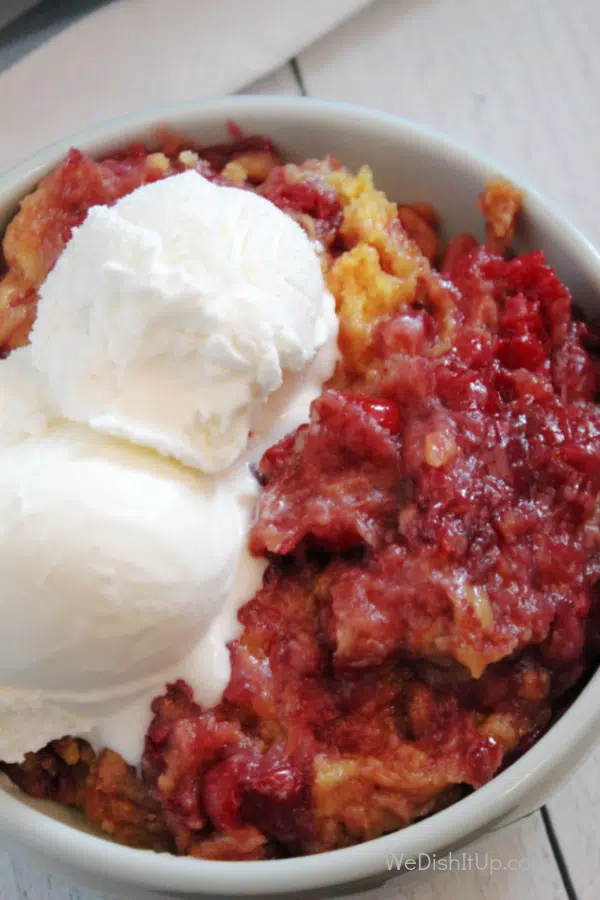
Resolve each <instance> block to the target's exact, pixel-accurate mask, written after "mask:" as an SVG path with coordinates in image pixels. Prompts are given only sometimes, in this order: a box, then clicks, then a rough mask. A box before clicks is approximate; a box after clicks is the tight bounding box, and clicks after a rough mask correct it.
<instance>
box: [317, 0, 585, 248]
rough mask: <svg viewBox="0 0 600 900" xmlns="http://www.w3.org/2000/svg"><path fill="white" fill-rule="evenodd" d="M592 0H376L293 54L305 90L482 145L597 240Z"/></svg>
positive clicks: (476, 146)
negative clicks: (332, 30) (498, 0)
mask: <svg viewBox="0 0 600 900" xmlns="http://www.w3.org/2000/svg"><path fill="white" fill-rule="evenodd" d="M598 34H600V3H598V2H597V0H568V2H565V0H527V2H526V3H524V2H523V0H502V2H501V3H493V2H487V0H379V2H378V3H375V5H374V6H372V7H369V8H368V9H366V10H364V11H363V12H361V13H360V14H358V15H357V16H355V17H354V18H353V19H351V20H350V21H348V22H347V23H345V24H344V25H342V26H341V27H340V28H338V29H337V30H336V31H335V32H333V33H332V34H330V35H328V36H327V37H325V38H322V39H321V40H320V41H318V42H317V43H316V44H314V45H313V46H312V47H311V48H309V49H308V50H306V51H304V53H302V54H301V55H300V57H299V65H300V69H301V72H302V76H303V79H304V82H305V84H306V86H307V89H308V92H309V93H310V94H311V95H313V96H318V97H327V98H328V99H336V100H344V101H349V102H354V103H360V104H364V105H366V106H372V107H378V108H381V109H385V110H388V111H390V112H393V113H396V114H399V115H403V116H406V117H407V118H409V119H415V120H417V121H420V122H422V123H425V124H427V125H429V126H432V127H434V128H437V129H440V130H442V131H444V132H447V133H448V134H449V135H452V136H454V137H455V138H457V139H459V140H461V141H463V142H466V143H468V144H470V145H471V146H472V147H474V148H476V149H479V150H481V151H484V152H485V153H487V154H488V155H491V156H492V157H494V158H495V159H496V160H497V161H498V162H500V163H503V164H504V165H506V166H508V167H509V168H510V169H512V170H513V171H514V173H515V174H516V175H517V176H518V177H521V178H522V179H524V180H525V181H527V182H528V183H530V184H531V185H532V186H534V187H536V188H538V189H539V190H540V191H541V192H542V193H544V194H545V195H546V196H547V197H548V198H549V199H553V200H554V201H555V202H556V203H557V204H558V206H559V207H560V208H562V209H563V210H564V211H565V212H566V213H567V214H568V215H570V216H571V218H572V219H573V221H574V222H575V223H576V224H578V225H579V226H580V227H581V228H582V229H583V230H584V231H585V232H586V233H587V234H588V235H589V236H590V238H591V239H592V240H595V241H596V242H597V243H599V244H600V217H599V216H598V214H597V209H596V206H597V198H598V197H599V196H600V166H599V165H598V148H599V147H600V116H598V115H597V109H596V107H597V88H598V85H600V54H598V52H597V36H598Z"/></svg>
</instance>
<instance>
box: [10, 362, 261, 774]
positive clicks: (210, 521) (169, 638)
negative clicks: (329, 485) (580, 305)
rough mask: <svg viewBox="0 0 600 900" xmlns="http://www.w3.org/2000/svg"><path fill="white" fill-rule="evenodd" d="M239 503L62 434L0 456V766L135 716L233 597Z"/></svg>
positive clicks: (113, 446) (196, 479) (50, 432)
mask: <svg viewBox="0 0 600 900" xmlns="http://www.w3.org/2000/svg"><path fill="white" fill-rule="evenodd" d="M5 367H9V368H10V359H9V360H8V361H6V362H4V363H2V364H1V366H0V371H2V370H4V369H5ZM12 387H14V384H13V385H12ZM25 400H26V402H25V403H24V406H25V407H27V406H28V403H27V398H25ZM24 419H25V417H24ZM253 499H254V496H253V494H252V491H251V490H250V491H249V492H246V493H245V485H244V484H242V483H241V482H237V483H232V482H231V481H230V480H228V479H225V478H210V477H208V476H206V475H203V474H201V473H198V472H195V471H193V470H191V469H187V468H186V467H184V466H183V465H181V464H180V463H178V462H176V461H175V460H171V459H167V458H165V457H161V456H159V455H158V454H156V453H154V452H152V451H149V450H146V449H145V448H140V447H136V446H134V445H133V444H130V443H126V442H123V441H121V440H119V439H115V438H111V437H109V436H105V435H101V434H98V433H95V432H93V431H91V430H90V429H89V428H86V427H85V426H81V425H78V424H74V423H68V422H56V423H51V422H49V423H48V426H47V428H46V430H45V431H43V432H42V433H40V434H38V435H35V436H29V437H24V439H23V440H21V441H20V442H18V443H17V442H13V443H6V444H5V445H4V446H3V447H2V448H0V573H1V576H2V591H1V594H0V597H1V600H0V607H1V609H2V616H1V619H2V628H0V685H1V686H2V687H0V721H1V722H2V728H1V729H0V759H4V760H8V761H11V760H19V759H21V758H22V754H23V752H24V751H25V750H26V749H31V750H33V749H36V748H39V747H41V746H43V745H44V744H45V743H46V742H47V741H48V740H50V739H54V738H57V737H59V736H62V735H63V734H65V733H76V734H78V735H86V734H88V733H89V732H90V730H91V729H93V728H94V727H97V726H98V725H99V723H101V722H102V720H103V719H105V718H106V717H107V716H110V715H111V714H114V713H115V712H116V711H117V710H119V709H121V708H122V707H123V705H127V704H129V703H131V702H132V701H133V700H134V699H135V698H136V697H138V696H141V695H144V697H146V706H147V709H148V710H149V706H148V703H149V700H148V698H147V695H148V692H149V691H150V696H151V695H152V694H154V695H155V694H157V693H160V692H161V691H162V690H163V688H164V684H165V681H167V680H168V679H169V678H170V677H174V676H175V675H177V674H178V671H176V670H177V666H178V664H180V663H181V662H182V661H183V660H185V659H186V657H187V656H188V655H189V654H190V653H191V652H192V651H193V650H194V648H195V647H196V645H197V643H198V641H199V639H200V638H201V637H202V636H203V635H204V634H206V633H207V632H208V631H209V630H210V628H211V626H212V625H213V624H214V622H215V621H216V620H217V619H218V617H219V616H220V615H221V613H222V611H223V609H224V608H225V607H226V606H227V604H228V602H229V598H230V596H231V595H232V594H234V593H235V582H236V573H237V570H238V566H239V560H240V556H241V554H242V552H243V549H244V547H245V540H246V535H247V531H248V527H249V521H250V514H251V505H252V501H253ZM252 562H254V561H252ZM255 562H256V567H253V568H252V576H251V579H250V582H248V581H247V582H246V583H245V584H244V589H245V591H246V596H244V598H243V600H244V601H245V600H247V599H249V597H250V596H251V595H252V593H253V592H254V591H255V590H256V589H257V588H258V586H259V584H260V579H261V576H262V572H263V569H264V564H263V563H261V562H259V561H255ZM236 608H237V607H236ZM234 636H235V633H234V634H232V633H228V634H225V635H224V636H223V638H224V642H226V641H227V640H231V638H232V637H234ZM202 675H203V679H204V680H205V681H206V679H208V681H210V678H211V677H212V678H216V679H217V681H218V682H219V687H220V689H222V687H223V685H222V683H221V682H222V681H223V678H222V676H221V675H220V674H219V673H218V672H214V671H211V670H209V671H208V672H206V671H205V672H203V673H202ZM225 681H226V678H225ZM197 689H198V690H199V693H200V696H202V692H203V690H208V691H209V692H210V691H211V689H212V688H211V685H210V684H199V685H197ZM7 715H9V716H12V718H11V719H10V721H11V723H12V724H11V725H10V727H8V725H7V718H6V716H7Z"/></svg>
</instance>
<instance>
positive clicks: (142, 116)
mask: <svg viewBox="0 0 600 900" xmlns="http://www.w3.org/2000/svg"><path fill="white" fill-rule="evenodd" d="M267 111H268V112H269V113H270V114H271V115H272V114H273V113H277V112H280V113H281V115H282V117H284V118H285V119H286V120H288V121H289V120H294V121H302V120H305V119H307V118H308V119H311V120H314V119H315V118H316V119H322V120H325V119H327V120H328V121H330V122H331V124H332V127H335V124H336V123H341V122H348V121H353V122H355V123H356V122H357V121H358V122H360V123H361V124H362V125H364V126H365V127H369V126H370V127H372V128H374V129H377V130H379V131H380V132H381V131H384V132H387V133H389V134H390V135H392V136H393V137H394V138H395V139H397V140H398V141H399V142H404V143H405V144H407V143H408V144H410V143H411V142H412V143H414V144H415V145H416V144H417V143H419V144H421V145H422V144H426V145H428V146H429V147H431V148H432V149H434V148H435V149H436V150H437V151H439V152H441V153H443V154H444V155H445V156H446V157H447V158H448V160H449V162H450V163H452V161H453V160H454V161H461V162H462V163H463V164H464V163H467V164H468V165H469V166H471V167H472V168H473V169H474V170H475V171H476V173H477V176H478V177H479V176H481V179H482V180H484V179H485V178H486V177H489V175H490V174H492V173H497V174H500V175H504V176H505V177H507V178H509V179H510V180H512V181H514V182H515V183H517V184H519V185H520V186H521V187H522V188H523V190H524V192H525V197H526V203H527V206H528V208H529V209H531V210H532V211H534V212H535V214H536V216H537V217H538V218H541V219H544V220H546V221H549V222H551V223H552V224H553V225H554V226H555V227H560V229H561V233H562V235H563V238H564V244H565V245H568V246H569V248H570V250H571V252H572V253H573V254H574V255H575V256H576V257H577V259H578V261H580V262H581V264H582V266H584V268H585V269H587V270H588V271H590V272H593V273H594V274H595V276H596V280H597V281H598V285H599V289H600V255H599V254H598V252H597V251H596V250H595V249H594V247H593V246H592V244H591V243H590V242H589V241H588V240H587V238H585V237H584V236H583V235H582V234H581V233H580V232H579V231H578V229H577V228H576V227H575V226H574V225H572V224H571V222H570V221H569V220H568V219H566V218H565V217H564V216H563V215H562V214H560V213H559V212H557V211H556V210H555V209H554V208H553V207H552V205H551V204H549V203H547V201H546V200H544V199H543V198H542V197H541V196H540V195H539V194H538V193H537V191H535V190H533V189H531V188H530V187H528V186H527V185H526V184H524V183H523V179H522V178H520V177H515V176H514V175H513V174H511V172H510V171H509V170H507V169H506V168H505V167H503V166H499V165H497V164H496V163H495V162H494V161H493V160H490V159H489V158H488V157H486V156H485V155H484V154H480V153H478V152H475V151H473V150H470V149H469V148H468V147H466V146H464V145H463V144H462V143H460V142H458V141H455V140H453V139H451V138H448V137H446V136H445V135H443V134H441V133H439V132H437V131H436V130H434V129H431V128H428V127H426V126H423V125H420V124H417V123H414V122H411V121H409V120H407V119H404V118H402V117H399V116H394V115H391V114H389V113H385V112H379V111H377V110H371V109H366V108H363V107H360V106H356V105H353V104H346V103H339V102H333V101H324V100H317V99H313V98H306V97H287V96H274V97H270V96H262V95H247V96H230V97H222V98H214V99H211V100H206V101H199V102H198V101H191V102H186V103H183V104H177V105H167V106H161V107H157V108H154V109H148V110H144V111H142V112H139V113H136V114H134V115H128V116H123V117H119V118H118V119H112V120H110V121H108V122H105V123H102V124H99V125H97V126H94V127H92V128H86V129H84V130H82V131H79V132H77V133H75V134H72V135H70V136H69V137H68V138H66V139H61V140H59V141H56V142H54V143H52V144H51V145H49V146H47V147H44V148H43V149H41V150H39V151H37V152H36V153H33V154H32V155H31V156H29V157H28V158H27V159H25V160H24V161H23V162H21V163H19V164H17V165H15V166H13V167H11V168H10V169H8V170H6V171H5V172H3V173H2V174H0V213H1V212H2V210H3V209H4V208H6V206H7V204H9V203H13V202H15V200H17V199H19V198H20V197H21V196H22V194H23V191H25V190H27V189H28V186H29V185H30V184H31V183H32V182H35V180H36V179H37V178H39V177H40V175H41V174H43V172H44V171H45V170H46V169H48V168H49V167H50V166H52V165H55V164H56V163H57V162H58V161H59V160H60V158H61V157H62V156H63V155H64V153H65V152H66V151H67V150H68V148H69V147H70V146H71V145H72V144H73V143H78V144H80V145H81V146H82V147H83V148H84V149H88V148H89V149H91V150H92V151H93V149H94V148H101V147H102V145H104V144H107V143H108V144H110V143H113V142H116V141H118V140H120V141H127V139H128V138H131V137H132V136H134V135H135V134H136V132H140V131H144V130H149V129H151V128H152V126H153V125H155V124H156V123H157V122H162V121H165V120H168V121H169V123H174V124H175V125H176V126H177V127H178V128H181V129H182V130H183V131H185V129H186V121H187V122H189V123H190V124H191V123H193V122H194V121H197V120H201V119H202V117H203V116H209V115H211V114H213V113H218V114H219V115H220V116H222V119H223V122H225V121H226V120H227V119H228V118H235V115H236V113H238V114H243V113H244V112H250V113H252V114H253V115H260V113H261V112H263V113H264V112H267ZM599 685H600V673H596V674H595V675H594V676H593V677H592V678H591V679H590V681H589V682H588V684H587V685H586V686H585V688H584V689H583V691H582V692H581V694H580V695H579V696H578V697H577V699H576V700H575V701H574V702H573V704H572V705H571V706H570V707H569V708H568V709H567V710H566V712H565V713H564V714H563V715H562V717H561V718H560V719H559V720H558V721H557V722H555V724H554V725H553V726H552V728H551V729H550V730H549V731H548V732H547V733H546V734H545V735H544V736H543V737H542V738H541V739H540V740H539V741H538V742H537V743H536V744H535V745H534V746H533V747H532V748H531V749H530V750H528V751H527V752H526V753H525V754H524V755H523V756H522V757H521V758H520V759H518V760H517V761H516V762H514V763H513V764H512V765H511V766H510V767H509V768H507V769H506V770H505V771H503V772H501V773H500V774H499V775H497V776H496V777H495V778H494V779H492V781H490V782H489V783H488V784H486V785H485V786H483V787H481V788H479V789H478V790H477V791H475V792H473V793H472V794H470V795H469V796H467V797H465V798H463V799H462V800H460V801H458V802H457V803H455V804H453V805H452V806H449V807H448V808H446V809H444V810H442V811H440V812H438V813H435V814H434V815H432V816H429V817H427V818H425V819H423V820H421V821H419V822H416V823H414V824H412V825H410V826H408V827H407V828H406V829H403V830H401V831H397V832H394V833H392V834H389V835H385V836H383V837H380V838H377V839H374V840H371V841H367V842H365V843H362V844H358V845H356V846H353V847H349V848H345V849H340V850H333V851H329V852H326V853H322V854H316V855H311V856H304V857H294V858H290V859H285V860H263V861H256V862H220V861H213V860H203V859H192V858H190V857H176V856H172V855H170V854H163V853H154V852H153V851H148V850H139V849H135V848H130V847H126V846H123V845H120V844H116V843H113V842H112V841H110V840H108V839H106V838H104V837H102V836H100V835H98V836H96V835H94V834H90V833H87V832H84V831H80V830H78V829H77V828H75V827H73V826H71V825H68V824H65V823H63V822H60V821H57V820H56V819H53V818H52V817H50V816H48V815H46V814H45V813H43V812H41V811H39V810H37V809H34V808H32V807H30V806H28V805H27V804H26V803H25V802H23V801H21V800H19V799H18V795H16V794H13V793H12V792H9V791H6V790H0V832H2V831H3V832H4V833H5V834H6V835H7V837H10V838H13V839H16V840H17V841H18V842H19V843H22V844H24V845H26V846H28V847H30V848H32V849H35V850H37V851H38V852H40V853H41V854H42V855H44V856H46V857H49V858H51V859H54V860H57V861H60V862H62V863H64V864H66V865H68V866H71V867H73V869H74V870H77V869H79V870H80V871H81V870H83V871H85V872H88V873H91V874H93V875H95V876H98V877H106V878H108V879H110V878H112V879H116V880H120V881H121V882H123V884H124V885H129V886H130V887H137V888H140V887H143V888H147V889H150V890H154V891H165V890H166V891H171V892H172V891H179V892H182V893H183V894H185V893H192V892H198V891H201V892H202V893H209V892H210V893H212V894H217V895H223V896H227V895H233V896H239V897H243V896H257V895H261V896H268V895H271V894H276V893H282V892H286V891H294V892H298V891H310V890H314V889H317V888H329V887H333V886H342V885H348V884H349V883H350V882H353V881H357V880H364V879H368V878H372V877H375V876H382V875H385V874H386V872H387V873H388V874H389V876H390V877H391V876H392V874H394V873H395V870H394V872H390V870H389V869H388V867H387V865H386V858H389V857H393V856H394V854H395V855H396V856H399V855H400V854H402V853H403V854H404V858H405V859H410V858H417V857H418V855H419V853H434V852H437V853H439V852H440V851H443V850H449V849H452V848H453V847H456V846H460V844H461V841H462V842H464V841H465V840H467V839H471V838H472V837H473V836H475V835H478V834H481V833H483V832H484V831H486V830H489V829H490V828H491V827H492V826H493V825H494V824H495V823H500V822H502V820H503V819H505V818H506V817H507V816H509V815H510V814H511V812H514V811H515V810H516V809H518V807H519V804H520V803H521V802H522V801H523V799H524V798H533V797H535V796H536V794H538V793H539V792H541V791H543V792H545V791H548V790H549V789H550V787H551V785H552V783H553V782H555V780H556V773H557V772H559V771H560V770H561V767H562V770H563V774H564V770H566V769H568V770H569V771H571V770H572V769H573V768H574V767H575V766H576V765H577V764H579V763H580V762H581V761H582V760H583V758H584V757H585V756H586V755H587V753H588V752H589V750H590V749H591V748H592V746H593V745H594V744H595V742H596V740H597V739H598V738H599V737H600V709H599V708H598V703H597V702H596V699H595V694H596V692H597V690H598V687H599ZM395 874H397V873H395Z"/></svg>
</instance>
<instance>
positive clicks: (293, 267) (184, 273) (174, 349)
mask: <svg viewBox="0 0 600 900" xmlns="http://www.w3.org/2000/svg"><path fill="white" fill-rule="evenodd" d="M40 296H41V299H40V304H39V311H38V317H37V321H36V323H35V326H34V329H33V333H32V338H31V342H32V352H33V359H34V362H35V365H36V367H37V368H38V370H39V371H40V372H41V373H42V374H43V376H44V378H45V380H46V381H47V385H48V389H49V391H50V394H51V396H52V399H53V402H54V403H55V404H56V406H57V408H58V409H59V410H60V412H61V414H62V415H63V416H64V417H65V418H67V419H70V420H72V421H76V422H80V423H83V424H86V425H88V426H89V427H90V428H91V429H93V430H94V431H98V432H102V433H105V434H110V435H114V436H118V437H122V438H125V439H127V440H129V441H131V442H133V443H136V444H140V445H143V446H148V447H152V448H154V449H156V450H157V451H158V452H160V453H162V454H164V455H167V456H172V457H175V458H176V459H179V460H180V461H182V462H184V463H185V464H187V465H190V466H194V467H197V468H199V469H201V470H203V471H205V472H208V473H215V472H219V471H222V470H224V469H226V468H227V467H229V466H230V465H231V464H232V463H233V462H234V461H235V460H236V459H237V458H238V457H239V456H240V454H241V453H242V451H243V450H244V448H245V447H246V443H247V440H248V435H249V433H250V431H251V429H252V425H253V422H254V420H255V418H256V416H257V414H258V412H259V411H260V409H261V407H262V405H263V404H264V402H265V400H266V399H267V398H268V397H269V396H270V395H271V394H273V392H274V391H276V390H277V389H278V388H279V387H280V386H281V384H282V381H283V377H284V373H285V372H286V371H289V372H292V373H294V372H299V371H300V370H301V369H302V368H303V367H304V366H306V365H307V363H308V362H309V361H310V360H311V359H312V358H313V357H314V355H315V352H316V351H317V350H318V349H319V347H320V346H321V345H322V344H323V343H324V341H325V340H326V339H327V336H328V335H330V334H331V329H330V328H329V329H328V328H327V327H325V320H326V317H327V315H328V309H329V306H330V298H329V297H328V295H327V293H326V291H325V289H324V284H323V277H322V273H321V268H320V263H319V259H318V256H317V254H316V253H315V251H314V249H313V246H312V244H311V242H310V241H309V239H308V237H307V236H306V234H305V233H304V231H303V230H302V229H301V228H300V226H299V225H298V224H297V223H296V222H294V221H293V220H292V219H291V218H290V217H289V216H287V215H285V214H284V213H282V212H281V211H280V210H279V209H277V208H276V207H275V206H274V205H273V204H272V203H270V202H269V201H268V200H265V199H264V198H263V197H260V196H258V195H257V194H255V193H253V192H251V191H247V190H243V189H240V188H232V187H223V186H220V185H215V184H213V183H211V182H209V181H207V180H206V179H205V178H203V177H202V176H201V175H199V174H197V173H196V172H192V171H190V172H186V173H183V174H181V175H176V176H173V177H172V178H168V179H165V180H162V181H158V182H155V183H154V184H150V185H146V186H144V187H141V188H139V189H138V190H136V191H134V192H133V193H132V194H130V195H128V196H126V197H124V198H123V199H121V200H119V201H118V202H117V203H116V204H115V205H114V206H112V207H110V208H106V207H94V208H92V209H91V210H90V212H89V214H88V216H87V218H86V220H85V221H84V223H83V224H82V225H81V226H80V227H79V228H78V229H76V230H75V232H74V233H73V237H72V238H71V240H70V242H69V244H68V246H67V248H66V249H65V251H64V252H63V253H62V255H61V256H60V258H59V260H58V262H57V264H56V266H55V268H54V269H53V271H52V272H51V273H50V275H49V276H48V278H47V279H46V281H45V283H44V284H43V286H42V288H41V292H40Z"/></svg>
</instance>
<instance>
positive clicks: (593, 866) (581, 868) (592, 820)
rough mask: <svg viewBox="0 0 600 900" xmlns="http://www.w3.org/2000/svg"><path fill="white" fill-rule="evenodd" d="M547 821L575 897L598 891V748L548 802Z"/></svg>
mask: <svg viewBox="0 0 600 900" xmlns="http://www.w3.org/2000/svg"><path fill="white" fill-rule="evenodd" d="M548 812H549V814H550V820H551V822H552V826H553V828H554V832H555V834H556V837H557V839H558V841H559V843H560V848H561V851H562V854H563V857H564V860H565V865H566V866H567V869H568V872H569V876H570V878H571V881H572V883H573V887H574V888H575V891H576V893H577V896H578V898H579V900H597V898H598V895H599V894H600V848H599V846H598V823H599V822H600V750H596V752H595V753H594V755H593V756H592V757H591V758H590V759H589V760H588V761H587V762H586V763H585V764H584V765H583V766H582V767H581V769H580V770H579V771H578V773H577V774H576V775H575V777H574V778H572V779H571V781H570V782H569V783H568V784H567V785H566V786H565V787H564V788H563V789H562V790H561V791H559V793H558V794H557V795H556V796H555V797H554V798H553V799H552V800H551V801H550V803H549V804H548Z"/></svg>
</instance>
